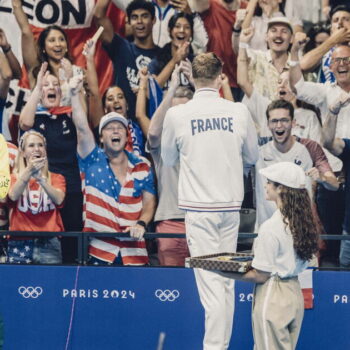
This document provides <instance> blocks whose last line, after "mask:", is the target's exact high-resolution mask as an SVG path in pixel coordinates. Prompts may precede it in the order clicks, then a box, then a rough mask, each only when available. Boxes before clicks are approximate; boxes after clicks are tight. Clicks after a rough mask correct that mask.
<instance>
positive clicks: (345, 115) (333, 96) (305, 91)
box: [295, 78, 350, 138]
mask: <svg viewBox="0 0 350 350" xmlns="http://www.w3.org/2000/svg"><path fill="white" fill-rule="evenodd" d="M295 89H296V90H297V97H298V98H299V99H300V100H302V101H306V102H308V103H311V104H313V105H315V106H316V107H318V108H319V109H320V110H321V117H322V121H323V122H324V121H325V119H326V117H327V114H328V110H329V107H330V106H332V105H333V104H334V103H335V102H336V101H337V99H338V98H339V96H340V95H341V94H342V93H344V92H345V91H344V90H343V89H342V88H341V87H340V86H339V85H338V84H337V83H329V82H326V83H312V82H307V81H304V79H303V78H301V79H300V80H299V81H298V82H297V84H295ZM349 114H350V105H347V106H345V107H344V108H342V109H341V110H340V112H339V115H338V120H337V128H336V131H335V136H336V137H339V138H350V119H349Z"/></svg>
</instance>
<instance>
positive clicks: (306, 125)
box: [242, 89, 343, 171]
mask: <svg viewBox="0 0 350 350" xmlns="http://www.w3.org/2000/svg"><path fill="white" fill-rule="evenodd" d="M271 102H272V101H271V100H270V99H269V98H267V97H265V96H263V95H262V94H260V93H259V92H258V91H257V90H256V89H253V93H252V94H251V96H250V97H248V96H247V95H245V96H244V98H243V101H242V103H244V104H245V105H246V106H247V107H248V109H249V112H250V113H251V116H252V118H253V121H254V123H255V126H256V129H257V133H258V136H259V137H262V138H266V137H271V136H272V135H271V131H270V129H269V128H268V124H267V117H266V110H267V107H268V105H269V104H270V103H271ZM294 120H295V126H294V127H293V129H292V134H293V135H295V136H298V137H301V138H304V139H306V138H307V139H310V140H313V141H316V142H318V143H320V141H321V134H322V129H321V125H320V123H319V121H318V119H317V116H316V113H315V112H313V111H311V110H309V109H304V108H297V109H295V110H294ZM323 151H324V152H325V154H326V156H327V158H328V161H329V164H330V165H331V168H332V170H333V171H340V170H341V169H342V167H343V162H342V161H341V160H340V159H339V158H337V157H335V156H334V155H333V154H331V153H330V152H329V151H328V150H326V149H325V148H323Z"/></svg>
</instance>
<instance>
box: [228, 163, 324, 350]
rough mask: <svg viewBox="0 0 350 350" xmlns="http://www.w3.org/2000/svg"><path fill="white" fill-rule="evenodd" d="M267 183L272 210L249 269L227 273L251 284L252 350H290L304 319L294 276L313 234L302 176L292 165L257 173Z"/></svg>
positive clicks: (308, 254)
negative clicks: (253, 343)
mask: <svg viewBox="0 0 350 350" xmlns="http://www.w3.org/2000/svg"><path fill="white" fill-rule="evenodd" d="M260 173H261V174H262V175H263V176H265V177H266V178H267V179H268V183H267V185H266V197H267V199H268V200H272V201H274V202H275V203H276V204H277V207H278V209H277V210H276V211H275V213H274V214H273V215H272V217H271V218H270V219H269V220H267V221H265V222H264V223H263V224H262V225H261V227H260V230H259V235H258V237H257V238H256V239H255V242H254V259H253V262H252V267H253V269H252V270H250V271H248V272H247V273H245V274H243V275H242V274H239V273H230V274H226V273H225V275H226V276H228V275H229V276H231V277H232V278H234V279H240V280H244V281H250V282H255V283H256V286H255V291H254V302H253V309H252V319H253V333H254V342H255V346H254V349H255V350H292V349H295V347H296V344H297V340H298V336H299V332H300V328H301V323H302V320H303V315H304V300H303V296H302V292H301V288H300V285H299V281H298V277H297V276H298V274H299V273H301V272H302V271H303V270H304V269H306V267H307V265H308V261H309V260H310V259H311V258H312V254H313V253H315V252H316V251H317V239H318V237H317V233H316V227H315V224H314V222H313V217H312V212H311V206H310V197H309V195H308V193H307V190H306V189H305V180H306V177H305V174H304V171H303V170H302V168H301V167H300V166H298V165H296V164H294V163H290V162H281V163H277V164H274V165H271V166H269V167H267V168H264V169H261V170H260Z"/></svg>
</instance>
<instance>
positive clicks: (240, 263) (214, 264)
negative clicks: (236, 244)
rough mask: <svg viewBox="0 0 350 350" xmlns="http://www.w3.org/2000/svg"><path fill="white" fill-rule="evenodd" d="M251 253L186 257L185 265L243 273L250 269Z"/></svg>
mask: <svg viewBox="0 0 350 350" xmlns="http://www.w3.org/2000/svg"><path fill="white" fill-rule="evenodd" d="M253 257H254V256H253V255H252V254H248V253H218V254H211V255H203V256H195V257H190V258H187V259H186V265H185V266H186V267H190V268H201V269H205V270H219V271H230V272H239V273H245V272H247V271H249V270H250V269H251V264H252V260H253Z"/></svg>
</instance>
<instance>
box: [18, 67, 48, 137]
mask: <svg viewBox="0 0 350 350" xmlns="http://www.w3.org/2000/svg"><path fill="white" fill-rule="evenodd" d="M48 75H49V71H47V62H44V63H43V64H42V65H41V67H40V71H39V74H38V77H37V80H36V85H35V87H34V89H33V91H32V93H31V95H30V97H29V99H28V102H27V103H26V104H25V106H24V107H23V108H22V111H21V114H20V116H19V127H20V128H21V129H22V130H24V131H26V130H29V129H31V128H32V127H33V125H34V121H35V112H36V109H37V106H38V104H39V102H40V99H41V94H42V87H43V81H44V79H45V77H47V76H48Z"/></svg>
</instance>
